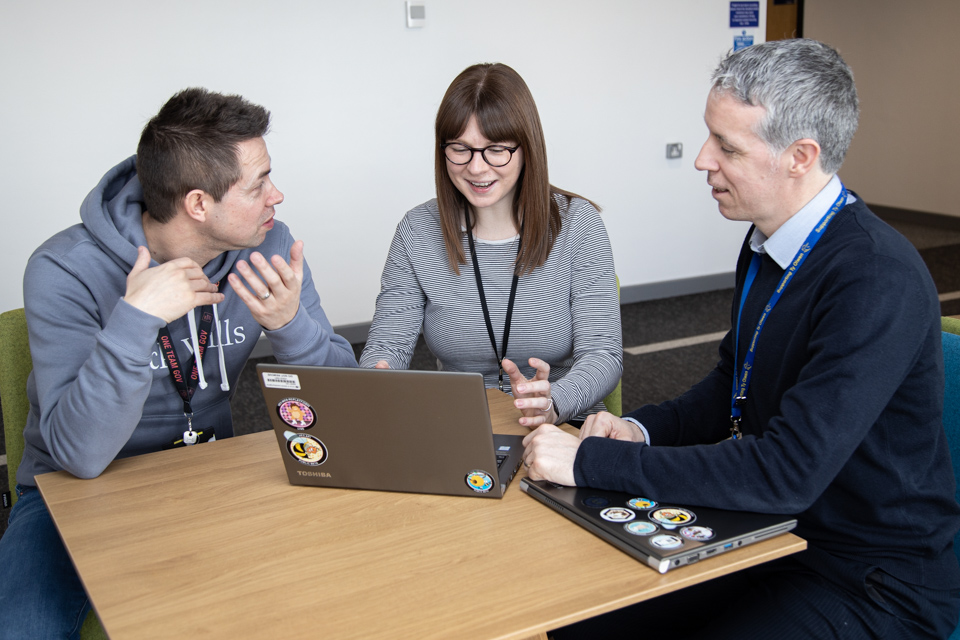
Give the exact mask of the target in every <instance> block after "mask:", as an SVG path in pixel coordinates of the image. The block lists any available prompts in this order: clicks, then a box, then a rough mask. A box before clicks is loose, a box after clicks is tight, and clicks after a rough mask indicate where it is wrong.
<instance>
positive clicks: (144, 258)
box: [130, 246, 150, 276]
mask: <svg viewBox="0 0 960 640" xmlns="http://www.w3.org/2000/svg"><path fill="white" fill-rule="evenodd" d="M149 267H150V250H149V249H147V248H146V247H143V246H140V247H137V261H136V262H134V263H133V268H132V269H130V275H131V276H133V275H136V274H138V273H140V272H141V271H146V270H147V269H148V268H149Z"/></svg>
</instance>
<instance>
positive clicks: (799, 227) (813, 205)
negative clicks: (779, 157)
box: [750, 175, 856, 269]
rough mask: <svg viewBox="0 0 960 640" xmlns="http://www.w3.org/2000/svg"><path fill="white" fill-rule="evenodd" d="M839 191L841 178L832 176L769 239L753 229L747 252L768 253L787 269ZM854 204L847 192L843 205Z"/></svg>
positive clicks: (852, 198) (850, 194)
mask: <svg viewBox="0 0 960 640" xmlns="http://www.w3.org/2000/svg"><path fill="white" fill-rule="evenodd" d="M842 188H843V185H842V184H841V183H840V178H838V177H837V176H836V175H835V176H833V177H832V178H830V182H828V183H827V186H825V187H824V188H823V189H821V190H820V193H818V194H817V195H815V196H814V197H813V200H811V201H810V202H808V203H807V204H805V205H804V206H803V208H802V209H800V211H797V212H796V213H795V214H793V215H792V216H790V219H789V220H787V221H786V222H784V223H783V224H782V225H781V226H780V228H779V229H777V230H776V231H775V232H774V234H773V235H772V236H770V237H769V238H768V237H767V236H765V235H763V232H761V231H760V229H754V230H753V234H752V235H751V236H750V249H752V250H753V252H754V253H761V254H762V253H765V254H767V255H768V256H770V257H771V258H772V259H773V261H774V262H776V263H777V264H778V265H780V268H781V269H786V268H787V267H788V266H790V263H791V262H793V259H794V258H795V257H796V256H797V252H798V251H800V247H801V246H803V243H804V242H806V240H807V237H808V236H809V235H810V232H811V231H813V228H814V227H815V226H817V223H818V222H820V218H822V217H823V214H824V213H826V212H827V210H828V209H829V208H830V205H832V204H833V203H834V202H835V201H836V199H837V198H838V197H839V196H840V190H841V189H842ZM855 201H856V197H854V195H853V194H852V193H850V192H849V191H848V192H847V202H846V204H850V203H851V202H855Z"/></svg>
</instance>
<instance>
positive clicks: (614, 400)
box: [603, 276, 623, 417]
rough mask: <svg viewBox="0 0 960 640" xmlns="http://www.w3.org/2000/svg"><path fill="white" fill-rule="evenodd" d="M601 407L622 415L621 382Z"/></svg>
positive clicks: (618, 292)
mask: <svg viewBox="0 0 960 640" xmlns="http://www.w3.org/2000/svg"><path fill="white" fill-rule="evenodd" d="M617 300H618V301H619V300H620V276H617ZM603 405H604V406H605V407H606V408H607V411H609V412H610V413H612V414H613V415H615V416H618V417H619V416H622V415H623V380H622V379H621V380H619V381H618V382H617V388H616V389H614V390H613V391H611V392H610V394H609V395H608V396H607V397H606V398H604V399H603Z"/></svg>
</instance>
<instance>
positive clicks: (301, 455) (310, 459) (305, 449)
mask: <svg viewBox="0 0 960 640" xmlns="http://www.w3.org/2000/svg"><path fill="white" fill-rule="evenodd" d="M287 434H289V435H288V436H287V451H289V452H290V455H292V456H293V457H294V459H295V460H296V461H297V462H300V463H303V464H308V465H310V466H312V467H315V466H317V465H320V464H323V463H324V462H326V461H327V448H326V447H325V446H323V443H322V442H320V440H318V439H317V438H315V437H313V436H311V435H307V434H305V433H292V432H290V431H287V432H286V434H284V435H287Z"/></svg>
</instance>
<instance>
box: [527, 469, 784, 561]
mask: <svg viewBox="0 0 960 640" xmlns="http://www.w3.org/2000/svg"><path fill="white" fill-rule="evenodd" d="M520 489H521V490H523V491H524V492H525V493H527V494H528V495H530V496H532V497H534V498H536V499H537V500H539V501H540V502H542V503H544V504H545V505H547V506H549V507H551V508H552V509H554V510H555V511H559V512H560V513H561V514H563V515H564V516H566V517H567V518H569V519H571V520H573V521H574V522H576V523H577V524H579V525H580V526H581V527H584V528H585V529H587V530H588V531H590V532H591V533H594V534H595V535H598V536H600V537H601V538H603V539H604V540H606V541H607V542H609V543H610V544H612V545H613V546H615V547H617V548H618V549H620V550H621V551H624V552H625V553H627V554H629V555H631V556H633V557H634V558H636V559H637V560H640V561H641V562H643V563H645V564H647V565H649V566H651V567H653V568H654V569H656V570H657V571H659V572H660V573H666V572H667V571H669V570H670V569H674V568H676V567H681V566H684V565H688V564H692V563H694V562H698V561H700V560H703V559H705V558H709V557H711V556H715V555H719V554H721V553H724V552H725V551H730V550H732V549H738V548H740V547H743V546H745V545H748V544H751V543H754V542H758V541H760V540H764V539H766V538H771V537H773V536H776V535H780V534H781V533H786V532H787V531H790V530H791V529H793V528H794V527H795V526H797V521H796V520H795V519H794V518H792V517H790V516H783V515H770V514H761V513H747V512H741V511H725V510H722V509H709V508H707V507H683V506H679V505H676V504H672V503H666V504H658V503H657V502H656V501H654V500H650V499H648V498H645V497H642V496H635V495H631V494H628V493H621V492H618V491H601V490H599V489H584V488H580V487H564V486H560V485H557V484H553V483H550V482H544V481H542V480H541V481H533V480H530V479H528V478H523V479H522V480H521V481H520Z"/></svg>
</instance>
